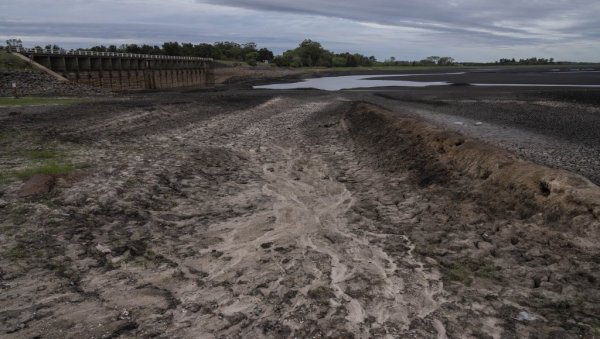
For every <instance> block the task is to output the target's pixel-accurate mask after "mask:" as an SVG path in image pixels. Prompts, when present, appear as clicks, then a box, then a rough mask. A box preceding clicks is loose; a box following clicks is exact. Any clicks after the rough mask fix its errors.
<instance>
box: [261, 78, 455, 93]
mask: <svg viewBox="0 0 600 339" xmlns="http://www.w3.org/2000/svg"><path fill="white" fill-rule="evenodd" d="M415 75H426V74H401V75H398V74H393V75H391V76H394V77H398V76H415ZM385 76H390V75H349V76H340V77H323V78H314V79H306V80H302V81H300V82H294V83H288V84H272V85H263V86H254V88H256V89H302V88H315V89H320V90H324V91H339V90H342V89H351V88H365V87H388V86H399V87H427V86H447V85H450V83H449V82H445V81H434V82H421V81H403V80H371V79H372V78H376V77H385Z"/></svg>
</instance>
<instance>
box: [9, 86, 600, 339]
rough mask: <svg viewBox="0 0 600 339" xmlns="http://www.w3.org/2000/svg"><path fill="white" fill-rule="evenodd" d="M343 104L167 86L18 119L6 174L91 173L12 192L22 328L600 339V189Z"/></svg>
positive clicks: (18, 328)
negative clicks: (161, 91)
mask: <svg viewBox="0 0 600 339" xmlns="http://www.w3.org/2000/svg"><path fill="white" fill-rule="evenodd" d="M197 95H200V97H197ZM338 99H339V98H338V97H337V95H336V94H331V95H330V94H319V95H314V96H311V95H309V94H305V95H303V96H298V95H296V96H291V95H290V96H286V97H283V96H282V97H276V96H273V95H272V94H265V93H262V94H252V95H248V94H246V95H243V94H240V93H238V92H232V93H227V92H223V93H202V94H189V95H183V94H172V95H171V94H169V97H168V98H166V97H162V98H161V97H157V96H148V97H141V98H138V99H132V100H129V101H120V102H114V103H107V102H103V103H97V104H82V105H79V106H76V108H77V109H75V108H73V107H69V108H54V109H50V110H48V111H45V112H43V113H44V114H37V113H39V112H37V113H36V114H30V115H28V114H23V115H11V116H8V117H7V119H6V120H4V122H5V124H3V125H2V126H1V128H0V132H1V133H2V138H0V146H1V147H3V148H4V149H6V150H7V152H3V153H2V154H0V156H2V160H3V161H2V163H3V167H2V170H5V169H6V170H12V171H15V172H18V171H19V169H20V168H22V167H24V166H25V165H26V163H25V162H26V157H27V156H29V157H32V156H36V157H38V158H39V157H40V156H41V155H44V156H48V155H49V154H48V152H46V153H41V152H39V148H43V149H44V150H46V151H48V149H49V148H51V149H53V150H55V153H57V154H59V153H60V154H61V159H63V158H67V157H68V160H69V161H70V162H72V163H73V164H74V165H75V167H74V168H78V169H79V170H77V171H75V172H74V173H70V175H56V176H53V178H54V180H53V181H52V182H51V185H50V184H49V185H48V187H46V188H45V189H44V190H43V191H41V193H38V194H35V195H27V196H24V195H22V194H20V193H22V192H23V190H25V189H26V188H27V187H31V185H29V186H27V184H23V183H22V182H19V181H18V180H16V181H9V182H2V183H0V211H2V213H0V228H1V230H2V232H1V233H0V234H1V235H0V245H1V247H2V256H1V257H0V279H1V281H0V282H1V285H0V286H1V288H2V289H3V293H2V298H0V309H1V310H2V311H0V330H1V331H2V332H1V333H2V335H4V336H6V337H9V338H11V337H14V338H20V337H35V336H42V335H43V336H47V337H51V338H62V337H64V336H65V333H68V335H70V336H73V337H89V338H100V337H152V336H161V335H163V336H165V335H166V336H169V337H178V338H197V337H207V338H221V337H256V338H262V337H264V338H293V337H315V338H322V337H334V338H370V337H381V338H407V337H408V338H410V337H416V338H445V337H448V338H552V337H554V338H580V337H592V336H593V335H594V334H595V333H598V331H600V328H599V327H600V326H599V325H600V324H598V319H597V315H598V314H600V309H599V305H600V289H599V288H598V281H600V276H599V273H598V272H600V261H598V258H600V251H599V248H598V245H597V243H594V242H592V241H590V239H597V238H595V237H596V235H597V231H594V229H595V228H597V218H598V216H597V211H596V210H595V208H596V207H594V206H597V205H593V204H592V202H593V200H592V198H591V197H592V196H595V194H596V193H595V192H597V188H595V187H593V186H591V185H590V184H589V183H588V182H587V181H585V180H583V179H580V178H578V177H572V176H571V175H570V174H568V173H563V172H555V171H552V170H549V169H545V168H542V167H537V166H535V165H532V164H529V163H525V162H522V161H520V160H518V159H516V158H514V157H513V156H511V155H510V154H506V153H504V152H501V151H498V150H496V149H493V148H491V147H487V146H481V145H479V144H477V143H476V142H475V141H471V140H467V139H465V138H463V137H461V136H460V135H457V134H451V133H446V132H443V131H440V130H438V129H436V128H434V127H432V126H430V125H427V124H424V123H421V122H418V121H414V120H409V119H404V118H401V117H400V118H399V117H398V116H394V115H392V114H391V113H390V112H387V111H384V110H382V109H380V108H379V107H376V106H372V105H367V104H364V103H348V102H342V101H339V100H338ZM34 150H37V152H33V151H34ZM63 160H65V159H63ZM57 161H58V160H57ZM526 169H527V170H526ZM525 172H526V173H530V172H531V173H534V174H527V175H521V176H517V177H515V176H514V173H525ZM19 173H22V172H19ZM75 174H78V175H75ZM573 178H574V179H573ZM37 180H38V181H39V177H38V179H37ZM542 182H543V183H544V184H542ZM38 183H39V182H38ZM30 184H32V183H30ZM585 195H587V196H588V198H585V199H584V196H585ZM577 199H579V200H581V201H584V200H585V203H586V204H587V205H586V207H585V210H584V209H582V208H580V207H579V206H580V203H579V202H578V200H577ZM590 208H591V209H590ZM595 213H596V214H595Z"/></svg>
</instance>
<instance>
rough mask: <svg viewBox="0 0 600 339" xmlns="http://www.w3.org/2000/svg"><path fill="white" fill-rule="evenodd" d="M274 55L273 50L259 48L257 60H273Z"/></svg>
mask: <svg viewBox="0 0 600 339" xmlns="http://www.w3.org/2000/svg"><path fill="white" fill-rule="evenodd" d="M273 58H274V55H273V52H271V51H270V50H268V49H266V48H261V49H259V50H258V60H260V61H269V62H270V61H273Z"/></svg>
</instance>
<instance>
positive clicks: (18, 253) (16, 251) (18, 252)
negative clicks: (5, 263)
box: [4, 245, 27, 260]
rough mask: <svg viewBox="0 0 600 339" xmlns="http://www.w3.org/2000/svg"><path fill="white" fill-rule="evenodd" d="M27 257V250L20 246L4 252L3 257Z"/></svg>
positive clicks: (13, 258)
mask: <svg viewBox="0 0 600 339" xmlns="http://www.w3.org/2000/svg"><path fill="white" fill-rule="evenodd" d="M26 256H27V249H26V248H25V247H23V246H21V245H17V246H15V247H13V248H11V249H9V250H6V251H5V252H4V257H6V258H8V259H12V260H15V259H22V258H25V257H26Z"/></svg>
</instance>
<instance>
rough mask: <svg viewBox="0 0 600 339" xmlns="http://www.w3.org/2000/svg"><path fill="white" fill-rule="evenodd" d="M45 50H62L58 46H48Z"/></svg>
mask: <svg viewBox="0 0 600 339" xmlns="http://www.w3.org/2000/svg"><path fill="white" fill-rule="evenodd" d="M44 48H45V49H54V50H60V49H62V48H60V46H58V45H46V46H45V47H44Z"/></svg>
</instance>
